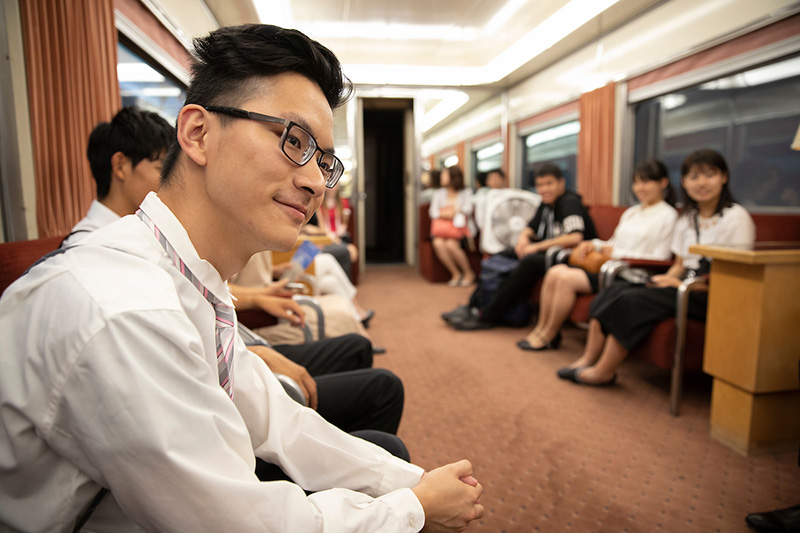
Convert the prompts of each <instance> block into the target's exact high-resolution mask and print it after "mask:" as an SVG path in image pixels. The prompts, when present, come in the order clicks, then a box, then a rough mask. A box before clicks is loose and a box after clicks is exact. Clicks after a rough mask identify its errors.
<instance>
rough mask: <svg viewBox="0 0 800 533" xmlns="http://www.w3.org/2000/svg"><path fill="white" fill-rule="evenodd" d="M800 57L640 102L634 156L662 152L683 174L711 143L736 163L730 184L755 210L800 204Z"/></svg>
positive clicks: (674, 173)
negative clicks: (686, 162) (799, 140)
mask: <svg viewBox="0 0 800 533" xmlns="http://www.w3.org/2000/svg"><path fill="white" fill-rule="evenodd" d="M798 94H800V57H792V58H789V59H785V60H782V61H779V62H776V63H772V64H769V65H764V66H760V67H758V68H754V69H750V70H748V71H745V72H741V73H738V74H735V75H733V76H727V77H724V78H719V79H715V80H711V81H708V82H705V83H702V84H699V85H696V86H693V87H689V88H686V89H684V90H681V91H677V92H674V93H671V94H667V95H663V96H659V97H656V98H652V99H650V100H646V101H644V102H642V103H640V104H639V105H638V106H637V107H636V109H635V113H636V136H635V137H636V144H635V159H636V161H640V160H642V159H644V158H647V157H657V158H660V159H662V160H663V161H664V162H665V163H666V164H667V166H668V168H669V169H670V174H671V179H672V181H673V183H675V184H676V185H677V184H678V183H679V182H680V164H681V161H682V160H683V158H684V157H686V154H688V153H689V152H691V151H693V150H696V149H698V148H704V147H706V148H712V149H714V150H717V151H719V152H720V153H721V154H722V155H724V156H725V159H726V160H727V161H728V164H729V165H730V171H731V178H732V179H731V190H732V192H733V194H734V196H735V197H736V199H737V201H739V202H740V203H741V204H743V205H745V206H747V207H748V209H750V210H751V211H756V212H758V211H762V212H763V211H790V212H797V211H800V181H798V176H800V154H798V153H797V152H793V151H792V150H791V148H790V144H791V143H792V139H793V138H794V136H795V134H796V132H797V130H798V126H800V98H797V95H798Z"/></svg>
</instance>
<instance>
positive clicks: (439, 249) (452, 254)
mask: <svg viewBox="0 0 800 533" xmlns="http://www.w3.org/2000/svg"><path fill="white" fill-rule="evenodd" d="M439 183H440V185H441V187H439V189H437V190H436V192H435V193H434V194H433V198H432V200H431V206H430V209H429V211H428V212H429V214H430V217H431V237H433V250H434V252H436V257H437V258H438V259H439V261H441V263H442V265H444V267H445V268H446V269H447V271H448V272H450V276H451V277H450V281H448V282H447V284H448V285H450V286H451V287H455V286H459V287H468V286H470V285H472V284H473V283H475V272H474V271H473V270H472V267H471V266H470V264H469V258H468V257H467V254H466V252H465V251H464V249H463V248H462V247H461V241H462V239H465V238H470V237H472V235H471V233H470V231H469V221H468V218H469V217H471V216H472V190H471V189H469V188H467V187H465V186H464V173H463V172H462V171H461V168H460V167H457V166H452V167H449V168H445V169H443V170H442V172H441V174H440V175H439Z"/></svg>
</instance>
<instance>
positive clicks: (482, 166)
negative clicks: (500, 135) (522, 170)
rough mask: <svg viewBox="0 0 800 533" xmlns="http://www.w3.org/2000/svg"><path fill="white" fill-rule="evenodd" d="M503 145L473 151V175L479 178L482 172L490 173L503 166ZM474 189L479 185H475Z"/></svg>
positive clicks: (491, 145)
mask: <svg viewBox="0 0 800 533" xmlns="http://www.w3.org/2000/svg"><path fill="white" fill-rule="evenodd" d="M503 150H504V147H503V143H502V142H499V141H498V142H495V143H492V144H490V145H489V146H484V147H482V148H478V149H475V150H472V175H473V176H477V175H478V174H479V173H481V172H484V173H485V172H489V171H490V170H495V169H498V168H501V167H502V166H503ZM473 185H474V187H477V186H478V184H477V183H474V184H473Z"/></svg>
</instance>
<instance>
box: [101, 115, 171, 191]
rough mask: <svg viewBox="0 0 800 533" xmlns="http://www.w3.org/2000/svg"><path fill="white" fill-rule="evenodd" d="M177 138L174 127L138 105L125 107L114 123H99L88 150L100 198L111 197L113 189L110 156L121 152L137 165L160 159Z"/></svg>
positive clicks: (113, 119) (112, 120)
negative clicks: (144, 160)
mask: <svg viewBox="0 0 800 533" xmlns="http://www.w3.org/2000/svg"><path fill="white" fill-rule="evenodd" d="M174 138H175V129H174V128H173V127H172V126H171V125H170V124H169V122H167V121H166V120H164V119H163V118H162V117H161V116H160V115H158V114H157V113H152V112H150V111H143V110H141V109H139V108H138V107H133V106H131V107H123V108H122V109H121V110H120V111H119V113H117V114H116V115H114V118H112V119H111V122H100V123H99V124H98V125H97V126H95V128H94V129H93V130H92V133H91V134H89V146H88V147H87V149H86V157H87V158H89V166H90V167H91V169H92V176H93V177H94V181H95V182H96V183H97V199H98V200H102V199H103V198H105V197H106V196H108V192H109V189H110V188H111V156H113V155H114V154H115V153H117V152H122V153H123V154H125V156H126V157H127V158H128V159H130V160H131V165H133V166H134V167H135V166H136V165H138V164H139V163H140V162H141V161H142V160H143V159H149V160H150V161H155V160H156V159H158V158H159V157H160V156H161V155H162V153H163V152H164V151H166V150H167V148H169V145H170V143H171V142H172V140H173V139H174Z"/></svg>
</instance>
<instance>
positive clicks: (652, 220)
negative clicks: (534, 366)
mask: <svg viewBox="0 0 800 533" xmlns="http://www.w3.org/2000/svg"><path fill="white" fill-rule="evenodd" d="M633 193H634V194H635V195H636V197H637V198H638V200H639V202H640V203H639V204H638V205H635V206H632V207H629V208H628V209H626V210H625V212H624V213H622V217H620V220H619V224H617V227H616V229H615V230H614V235H613V236H612V237H611V239H610V240H608V241H602V240H600V239H593V240H591V241H583V242H582V243H580V244H579V245H578V246H576V247H575V249H574V250H573V251H572V254H573V255H575V256H577V257H581V258H585V257H586V255H587V254H589V253H590V252H592V251H597V252H601V253H602V254H603V255H604V256H605V257H608V258H617V259H618V258H623V257H627V258H636V259H656V260H659V259H660V260H664V259H669V258H670V257H671V256H672V252H671V251H670V249H669V245H670V240H671V238H672V229H673V228H674V226H675V219H677V218H678V212H677V211H676V210H675V208H674V207H672V205H673V204H674V203H675V199H674V197H675V193H674V191H673V190H672V186H671V185H670V183H669V174H668V172H667V167H666V166H664V163H662V162H661V161H658V160H656V159H648V160H646V161H643V162H641V163H639V164H638V165H637V166H636V168H635V169H634V171H633ZM597 291H598V276H597V274H592V273H589V272H586V271H585V270H583V269H582V268H575V267H571V266H569V265H565V264H560V265H555V266H552V267H550V268H549V269H548V270H547V274H545V276H544V280H543V282H542V289H541V291H540V295H539V319H538V321H537V323H536V327H534V328H533V330H532V331H531V332H530V333H529V334H528V336H527V337H526V338H525V339H523V340H521V341H519V342H518V343H517V346H518V347H519V348H521V349H523V350H531V351H542V350H556V349H558V347H559V345H560V344H561V333H560V330H561V326H562V325H563V324H564V322H565V321H566V320H567V317H569V314H570V312H571V311H572V307H573V306H574V305H575V300H576V299H577V298H578V295H579V294H592V293H597Z"/></svg>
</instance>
